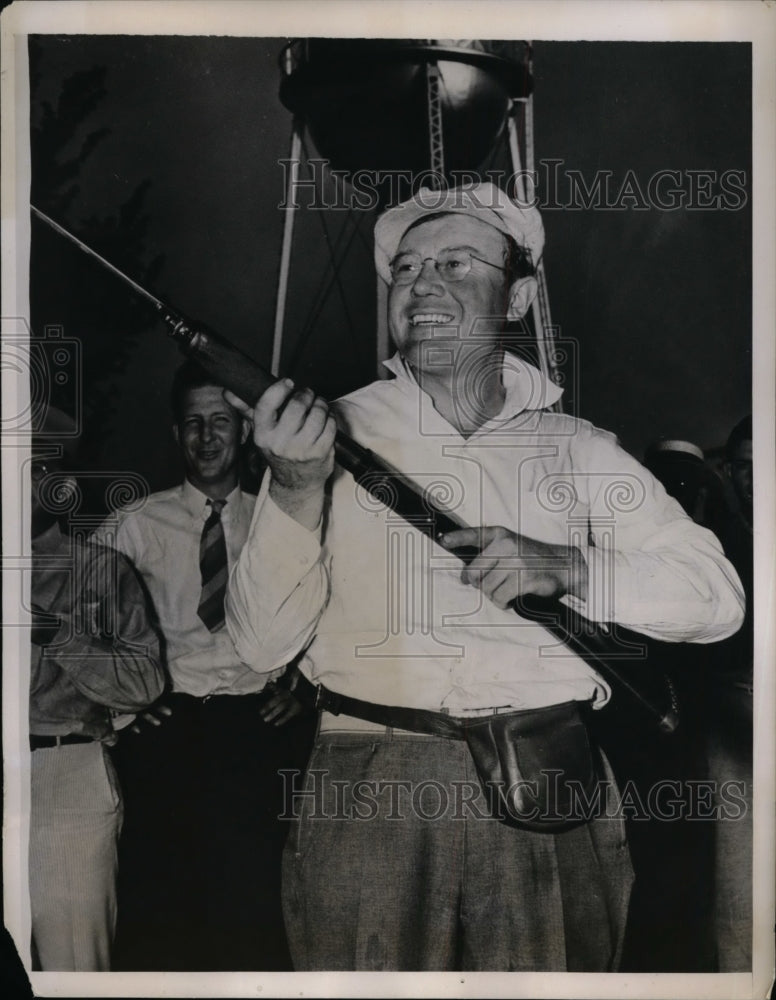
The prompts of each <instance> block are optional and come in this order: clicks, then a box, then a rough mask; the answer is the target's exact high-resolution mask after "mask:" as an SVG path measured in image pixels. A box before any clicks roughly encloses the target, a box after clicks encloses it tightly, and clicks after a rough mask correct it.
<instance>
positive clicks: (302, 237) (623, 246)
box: [31, 36, 751, 489]
mask: <svg viewBox="0 0 776 1000" xmlns="http://www.w3.org/2000/svg"><path fill="white" fill-rule="evenodd" d="M284 41H285V40H283V39H250V38H219V37H202V38H197V37H159V36H147V37H140V36H133V37H129V36H68V37H54V36H36V38H35V40H34V41H33V45H34V47H35V56H36V60H35V65H36V66H37V67H38V71H39V78H38V79H37V80H36V81H34V83H35V86H34V88H33V92H32V107H31V114H32V122H33V124H36V123H38V122H40V120H41V116H42V114H43V112H44V110H45V102H49V104H51V105H52V107H55V106H56V102H57V100H58V99H59V97H60V94H61V92H62V85H63V82H65V81H67V80H68V79H71V78H72V77H73V74H75V73H78V72H82V71H84V70H89V69H92V68H94V67H104V69H105V86H104V91H105V92H104V95H103V96H101V98H100V99H99V100H98V101H97V102H96V103H95V106H94V107H93V109H92V110H91V111H90V112H89V114H88V116H87V117H86V118H84V120H83V121H82V122H81V123H80V124H79V125H78V130H77V133H76V135H75V137H74V139H73V141H72V142H71V144H70V145H69V146H68V147H65V148H64V149H63V150H62V151H61V152H60V156H61V157H63V158H67V155H68V153H69V154H70V155H72V153H73V151H74V150H76V149H77V148H78V147H79V145H80V143H81V142H82V141H83V139H84V138H85V137H86V136H87V135H88V134H89V133H90V132H94V131H96V130H99V129H101V128H107V129H108V130H109V133H108V134H106V135H105V136H104V137H103V138H102V139H101V140H100V141H99V142H98V143H97V145H96V146H95V148H94V150H93V152H92V153H91V154H90V155H89V156H88V157H86V158H85V160H84V162H83V164H82V166H81V168H80V170H79V172H78V174H77V177H76V181H77V185H78V193H77V195H76V196H75V197H74V198H73V199H72V200H71V201H70V203H69V204H68V205H67V207H66V217H64V218H60V221H61V222H63V223H64V224H65V225H67V226H68V227H70V228H71V229H73V230H74V231H76V232H78V233H83V232H84V228H85V227H86V228H88V223H89V220H90V219H92V220H94V219H95V218H96V219H97V220H99V219H105V218H108V217H113V216H116V215H117V213H118V212H119V210H120V208H121V206H122V204H123V203H125V202H126V200H127V199H128V198H129V197H130V196H131V195H132V193H133V191H135V190H136V188H137V186H138V185H139V184H141V183H142V182H145V181H150V186H149V188H148V191H147V195H146V198H145V202H144V204H143V210H144V214H145V216H146V221H147V228H146V230H145V233H144V236H143V239H142V241H141V243H140V244H138V248H137V253H138V259H137V261H136V267H134V268H132V267H131V266H130V264H129V263H127V262H124V263H125V266H127V267H128V269H130V270H133V273H135V274H141V273H142V270H143V268H144V267H145V266H146V265H148V264H149V263H150V262H151V261H152V260H154V258H156V257H158V256H159V255H162V257H163V259H162V261H161V266H160V268H159V269H158V273H155V274H154V276H153V277H154V291H155V292H156V293H158V294H159V295H160V296H161V297H163V298H165V299H166V300H168V301H170V302H172V303H174V304H175V305H176V306H177V307H178V308H179V309H181V310H183V311H184V312H186V313H187V314H188V315H190V316H193V317H196V318H197V319H199V320H202V321H203V322H206V323H207V324H209V325H210V326H212V327H214V328H215V329H217V330H219V331H220V332H221V333H223V334H224V335H226V336H227V337H229V338H231V339H233V340H234V341H235V342H237V343H238V344H239V346H240V347H241V348H242V349H243V350H245V351H247V352H248V353H251V354H253V355H254V356H255V357H256V358H257V360H259V361H261V362H263V363H265V364H268V363H269V359H270V351H271V338H272V325H273V317H274V308H275V296H276V284H277V274H278V265H279V254H280V246H281V233H282V213H281V212H280V211H278V208H277V206H278V203H279V202H280V201H281V199H282V196H283V176H284V175H283V171H282V169H281V167H280V165H279V164H278V160H279V159H280V158H281V157H286V156H288V150H289V142H290V129H291V116H290V113H289V112H288V111H287V110H286V109H285V108H284V107H283V105H282V104H281V102H280V100H279V98H278V84H279V78H280V75H279V70H278V67H277V57H278V53H279V51H280V48H281V46H282V44H283V43H284ZM534 71H535V147H536V157H537V160H538V161H539V163H540V166H541V164H542V163H544V165H545V166H544V167H543V168H541V169H540V188H539V192H538V193H539V198H540V207H542V206H543V207H544V208H545V211H544V220H545V226H546V230H547V247H546V252H545V264H546V270H547V277H548V283H549V295H550V304H551V308H552V316H553V322H554V323H555V324H557V325H558V327H559V329H560V335H561V337H562V338H564V340H567V341H569V343H568V345H567V348H568V349H567V355H568V357H569V358H570V361H569V362H568V364H567V365H566V369H565V374H566V378H567V382H568V383H569V385H570V386H573V387H575V388H574V390H573V393H572V399H571V400H570V403H571V404H572V405H570V406H568V407H567V409H570V410H571V411H572V412H575V413H578V414H579V415H580V416H583V417H585V418H587V419H589V420H592V421H593V422H594V423H596V424H598V425H600V426H603V427H606V428H609V429H611V430H613V431H615V432H616V433H618V434H619V435H620V437H621V439H622V441H623V443H624V444H625V445H626V447H628V448H629V449H630V450H631V451H632V452H633V453H634V454H636V455H637V456H639V457H640V456H641V454H642V453H643V450H644V448H645V447H646V445H647V444H648V443H649V442H650V441H652V440H654V439H656V438H658V437H661V436H667V437H681V438H686V439H689V440H692V441H694V442H696V443H697V444H699V445H700V446H701V447H704V448H710V447H714V446H716V445H718V444H720V443H722V442H723V441H724V439H725V438H726V436H727V433H728V431H729V429H730V428H731V427H732V425H733V424H734V423H735V422H736V421H737V420H738V419H739V418H740V417H741V416H743V415H744V414H745V413H746V412H748V411H749V409H750V406H751V402H750V367H751V349H750V327H751V292H750V260H751V247H750V238H751V237H750V234H751V215H750V207H751V206H750V204H749V199H748V196H747V192H748V185H749V181H750V177H751V160H750V128H751V125H750V123H751V103H750V90H751V84H750V49H749V46H748V45H745V44H728V43H721V44H694V43H692V44H691V43H621V42H618V43H571V42H564V43H557V42H549V41H548V42H541V41H540V42H535V45H534ZM348 110H349V109H348V108H347V107H343V108H342V118H343V122H344V123H345V124H346V125H348V126H349V127H352V128H356V127H357V126H358V120H357V118H355V119H354V120H352V121H349V120H348ZM553 160H555V161H562V162H560V163H559V164H558V165H556V168H555V169H556V170H557V171H558V177H559V184H558V186H557V189H554V188H553V187H552V186H548V184H547V183H543V182H546V180H547V178H548V173H547V171H548V169H549V168H548V167H547V166H546V165H547V163H548V162H549V161H553ZM47 166H50V165H47V164H41V163H39V162H38V163H36V162H33V176H34V177H35V176H36V171H37V172H38V174H37V176H44V175H45V170H46V168H47ZM668 170H670V171H676V172H678V175H677V176H676V177H675V178H674V179H673V181H674V182H675V186H676V188H677V189H678V190H679V192H680V200H681V201H682V202H683V204H679V205H678V207H676V208H674V209H672V210H669V209H667V208H661V207H659V206H657V205H655V204H654V203H653V202H654V199H652V198H650V196H649V195H648V194H647V189H648V186H649V181H650V178H653V177H654V176H655V174H656V173H657V172H658V171H668ZM41 171H43V173H41ZM570 171H577V172H578V175H579V176H580V177H581V178H582V180H583V181H584V182H585V184H586V185H587V186H589V185H590V184H591V183H592V182H593V181H594V180H595V178H596V177H597V176H598V177H602V176H606V175H605V174H602V173H601V172H608V178H609V186H610V199H609V200H610V203H613V202H615V201H616V196H617V193H618V191H620V189H621V186H622V184H623V183H624V181H625V180H626V178H627V177H631V178H633V179H635V183H636V184H637V185H638V190H637V192H636V194H634V196H633V197H631V198H630V199H625V202H624V206H623V207H620V208H619V209H617V208H607V207H605V206H604V205H599V206H597V207H596V205H595V204H594V205H591V206H590V207H589V208H584V207H576V208H573V209H570V208H562V207H560V206H562V205H565V204H567V203H568V201H569V183H568V177H567V175H568V172H570ZM629 171H632V174H629V173H628V172H629ZM693 171H702V172H703V174H693V173H692V172H693ZM726 171H736V172H738V174H736V175H735V177H734V178H733V180H731V179H730V177H731V175H728V177H727V180H725V179H724V175H725V172H726ZM709 176H711V178H712V179H711V180H709V179H708V178H709ZM704 178H705V179H704ZM735 178H739V180H736V179H735ZM740 178H743V180H744V188H745V190H744V191H743V192H742V191H741V190H740V189H741V183H740ZM693 185H695V186H696V190H695V191H693ZM720 185H721V186H720ZM662 190H663V191H665V187H664V188H663V189H662ZM639 192H641V194H644V195H645V199H644V202H642V203H641V204H639V202H640V200H641V199H640V195H639ZM720 194H722V196H723V198H724V199H725V200H726V201H727V204H728V207H727V208H717V207H710V206H709V204H708V203H709V201H712V202H714V201H715V199H718V196H719V195H720ZM45 195H46V192H45V191H43V192H42V196H44V197H45ZM693 200H694V202H695V205H694V206H688V202H690V201H693ZM322 216H325V218H322ZM324 224H325V225H326V226H327V227H328V232H329V236H330V238H331V239H336V234H337V232H338V230H339V227H340V226H342V225H343V224H344V214H343V213H342V212H339V213H337V212H328V213H322V212H319V211H314V210H311V209H309V208H306V209H304V210H302V211H300V212H299V213H297V238H296V240H295V244H294V257H293V266H292V275H291V284H290V295H289V312H288V322H287V331H286V350H285V353H284V358H285V362H286V364H285V365H284V367H287V364H288V363H290V361H291V359H292V358H294V356H295V354H296V351H295V345H296V344H297V342H298V340H299V338H300V335H301V332H302V330H303V328H304V325H305V321H306V319H307V317H308V315H309V313H310V309H311V307H312V305H313V301H314V296H315V293H316V292H317V290H318V288H319V286H320V284H321V282H322V281H323V280H324V279H325V276H326V265H327V256H326V249H325V239H326V232H325V230H324ZM372 224H373V219H372V217H371V216H370V217H369V218H367V219H365V220H364V225H363V234H364V236H366V238H367V241H368V240H371V226H372ZM367 241H365V240H364V239H363V238H362V236H361V235H360V234H357V236H356V238H354V242H353V251H352V253H351V254H350V255H349V257H348V259H347V265H346V267H345V269H344V271H343V274H342V281H343V286H344V292H345V299H346V304H347V311H346V310H345V309H343V306H342V302H341V300H340V299H339V297H338V296H337V295H336V294H335V295H333V296H332V297H331V299H330V301H329V303H328V305H327V307H326V308H325V309H324V310H323V311H322V313H321V314H320V316H319V317H318V320H317V322H316V324H315V325H314V328H313V330H312V333H311V335H310V338H309V340H308V342H307V346H306V348H305V349H304V351H303V352H302V353H301V355H300V357H299V358H298V359H297V365H296V369H295V371H294V374H295V376H296V377H297V378H298V379H299V380H301V381H307V382H310V383H312V384H314V385H315V386H316V388H318V389H320V390H321V391H323V392H325V393H326V394H329V395H335V394H338V393H341V392H343V391H347V390H349V389H351V388H354V387H355V386H357V385H359V384H363V383H364V382H365V381H368V380H371V378H373V377H374V371H375V365H374V350H375V348H374V342H375V302H374V299H375V292H374V277H373V272H372V270H371V265H370V258H369V253H368V251H367V247H366V242H367ZM36 248H37V249H36ZM33 253H34V254H35V253H37V254H38V256H37V257H34V258H33V260H34V266H35V268H37V271H34V272H33V275H32V317H33V322H34V324H35V328H36V333H40V332H41V328H42V326H43V325H44V324H48V323H61V324H64V325H65V327H66V329H65V333H66V335H68V336H72V337H76V338H78V339H79V340H81V342H82V347H83V354H84V358H85V369H84V370H85V377H86V379H87V381H88V379H89V378H90V377H91V375H90V362H89V359H90V358H91V357H93V358H96V357H97V352H98V351H99V350H100V349H99V348H98V347H97V346H95V345H96V344H97V338H99V339H100V343H101V344H102V345H103V347H102V350H103V351H104V349H105V348H104V345H105V343H106V340H105V338H111V337H114V336H118V334H119V332H120V331H121V329H122V324H123V323H126V322H127V319H126V317H127V316H128V315H130V313H128V305H127V303H128V297H127V296H126V295H125V293H124V292H123V290H122V289H121V288H120V287H118V286H112V289H111V292H110V296H109V298H110V300H111V301H110V303H109V306H107V307H105V308H103V309H102V311H101V313H100V317H101V319H100V324H99V329H96V328H95V321H94V317H93V316H92V317H91V318H90V317H89V316H88V315H86V314H83V306H82V302H83V300H84V299H85V298H88V297H89V296H90V295H91V294H92V293H93V290H94V288H96V285H93V284H92V282H93V281H94V282H97V281H99V280H101V279H98V278H96V277H95V276H94V274H93V273H92V272H90V271H89V268H88V267H85V269H81V270H79V271H78V274H79V278H78V281H75V280H73V279H72V278H70V277H68V278H67V280H65V278H64V277H63V278H62V280H59V281H57V280H55V277H54V276H55V275H57V274H60V275H62V276H65V275H70V271H69V268H72V267H74V266H75V265H73V264H72V261H70V262H69V261H68V258H67V257H66V252H65V251H64V250H63V249H62V248H61V247H59V246H58V240H57V238H51V239H49V238H48V236H44V235H42V234H41V233H40V231H39V229H38V228H37V227H34V228H33ZM63 254H64V255H65V256H62V255H63ZM131 315H135V313H131ZM137 315H140V316H141V317H142V311H141V312H140V313H138V314H137ZM138 322H139V323H140V325H141V326H144V332H143V333H142V334H141V336H140V338H139V340H138V344H137V348H136V349H135V351H134V353H133V355H132V357H131V359H130V361H129V364H128V366H127V367H126V369H125V370H124V371H119V372H117V373H116V374H115V376H114V377H113V383H114V384H115V389H114V390H112V401H113V404H114V406H113V412H112V413H111V414H109V416H107V417H106V418H105V420H104V427H103V428H102V431H101V433H102V439H103V441H102V458H101V462H102V463H103V464H105V463H109V464H111V466H112V468H114V469H122V468H126V469H133V470H135V471H138V472H140V473H142V474H143V475H144V476H146V477H147V478H148V480H149V483H150V485H151V487H152V488H153V489H156V488H160V487H162V486H166V485H170V484H171V483H172V482H174V481H175V480H176V479H177V478H178V475H179V470H178V468H177V466H176V465H175V461H174V449H173V448H172V446H171V444H170V443H169V442H168V440H167V435H168V425H169V414H168V411H167V404H166V395H167V386H168V384H169V380H170V376H171V373H172V371H173V370H174V367H175V365H176V364H177V354H176V351H175V350H174V349H173V347H172V345H171V344H169V343H168V342H167V341H166V340H165V337H164V332H163V329H162V328H161V327H160V326H159V325H157V324H155V323H154V322H153V321H152V320H151V319H150V317H149V318H148V322H147V323H145V321H144V320H143V319H142V318H141V319H140V320H138ZM349 324H350V325H349ZM351 326H352V328H351ZM354 331H355V332H354Z"/></svg>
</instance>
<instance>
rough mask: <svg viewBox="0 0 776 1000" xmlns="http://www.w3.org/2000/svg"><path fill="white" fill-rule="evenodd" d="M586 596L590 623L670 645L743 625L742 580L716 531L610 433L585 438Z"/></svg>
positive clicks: (576, 604) (578, 604)
mask: <svg viewBox="0 0 776 1000" xmlns="http://www.w3.org/2000/svg"><path fill="white" fill-rule="evenodd" d="M584 451H585V456H584V457H585V460H586V462H587V471H588V473H589V475H588V477H587V483H588V488H589V489H588V496H587V502H588V507H589V512H590V514H589V532H588V545H587V547H586V548H584V550H583V551H584V556H585V559H586V561H587V566H588V595H587V600H585V601H581V600H578V599H576V598H572V597H567V598H565V601H566V603H568V604H569V605H570V606H572V607H573V608H574V609H575V610H576V611H579V612H580V614H582V615H584V616H585V617H586V618H588V619H590V620H591V621H597V622H617V623H619V624H621V625H624V626H626V627H628V628H631V629H633V630H635V631H637V632H641V633H643V634H644V635H648V636H651V637H653V638H656V639H662V640H664V641H668V642H700V643H706V642H715V641H717V640H719V639H725V638H727V637H728V636H729V635H732V634H733V633H734V632H736V631H737V630H738V629H739V628H740V627H741V624H742V623H743V619H744V610H745V598H744V591H743V587H742V585H741V581H740V579H739V577H738V574H737V573H736V571H735V569H734V568H733V566H732V564H731V563H730V562H729V561H728V560H727V559H726V558H725V556H724V553H723V550H722V546H721V544H720V543H719V541H718V540H717V538H716V537H715V536H714V535H713V534H712V532H711V531H709V530H707V529H706V528H703V527H701V526H700V525H698V524H695V523H694V522H693V521H692V520H691V519H690V518H689V517H688V516H687V515H686V514H685V512H684V511H683V510H682V508H681V506H680V505H679V503H678V502H677V501H676V500H674V499H673V498H672V497H670V496H669V495H668V494H667V493H666V491H665V489H664V488H663V486H662V485H661V484H660V483H659V482H658V481H657V480H656V479H655V478H654V477H653V476H652V474H651V473H650V472H649V471H648V470H647V469H645V468H644V467H643V466H641V465H640V464H639V463H638V462H636V461H635V460H634V459H633V458H631V456H630V455H628V454H627V453H626V452H625V451H624V450H623V449H622V448H621V447H620V446H619V445H618V444H617V443H616V440H615V439H614V437H613V436H612V435H609V434H607V433H605V432H601V431H598V430H592V434H591V437H590V439H589V440H588V441H587V447H586V448H585V449H584Z"/></svg>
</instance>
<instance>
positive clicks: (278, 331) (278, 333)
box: [271, 118, 304, 375]
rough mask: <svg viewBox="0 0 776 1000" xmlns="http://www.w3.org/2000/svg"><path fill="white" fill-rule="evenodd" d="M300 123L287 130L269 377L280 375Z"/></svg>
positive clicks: (302, 127) (295, 122)
mask: <svg viewBox="0 0 776 1000" xmlns="http://www.w3.org/2000/svg"><path fill="white" fill-rule="evenodd" d="M303 129H304V125H303V123H302V122H301V121H300V120H299V119H297V118H294V123H293V125H292V127H291V156H290V160H291V164H290V166H291V169H290V170H289V172H288V184H287V185H286V200H285V205H284V208H283V211H284V212H285V216H284V219H283V244H282V247H281V251H280V273H279V275H278V297H277V304H276V306H275V332H274V336H273V339H272V364H271V371H272V374H273V375H278V374H279V373H280V355H281V351H282V348H283V323H284V320H285V316H286V298H287V296H288V273H289V271H290V269H291V245H292V243H293V239H294V218H295V215H296V202H295V200H294V195H295V191H296V182H297V179H298V175H299V159H300V157H301V155H302V130H303Z"/></svg>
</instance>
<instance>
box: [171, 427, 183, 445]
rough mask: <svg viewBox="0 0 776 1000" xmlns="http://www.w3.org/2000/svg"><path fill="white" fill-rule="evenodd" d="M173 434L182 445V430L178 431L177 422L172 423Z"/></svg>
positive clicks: (178, 443)
mask: <svg viewBox="0 0 776 1000" xmlns="http://www.w3.org/2000/svg"><path fill="white" fill-rule="evenodd" d="M172 436H173V437H174V438H175V443H176V444H177V445H178V446H179V447H180V443H181V436H180V432H179V431H178V425H177V423H175V424H173V425H172Z"/></svg>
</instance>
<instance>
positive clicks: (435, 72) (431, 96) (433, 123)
mask: <svg viewBox="0 0 776 1000" xmlns="http://www.w3.org/2000/svg"><path fill="white" fill-rule="evenodd" d="M439 84H440V75H439V66H437V64H436V63H435V62H428V63H426V93H427V96H428V142H429V165H430V167H431V170H432V172H433V174H434V187H435V188H437V187H440V186H443V185H444V176H445V144H444V137H443V133H442V102H441V101H440V100H439Z"/></svg>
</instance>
